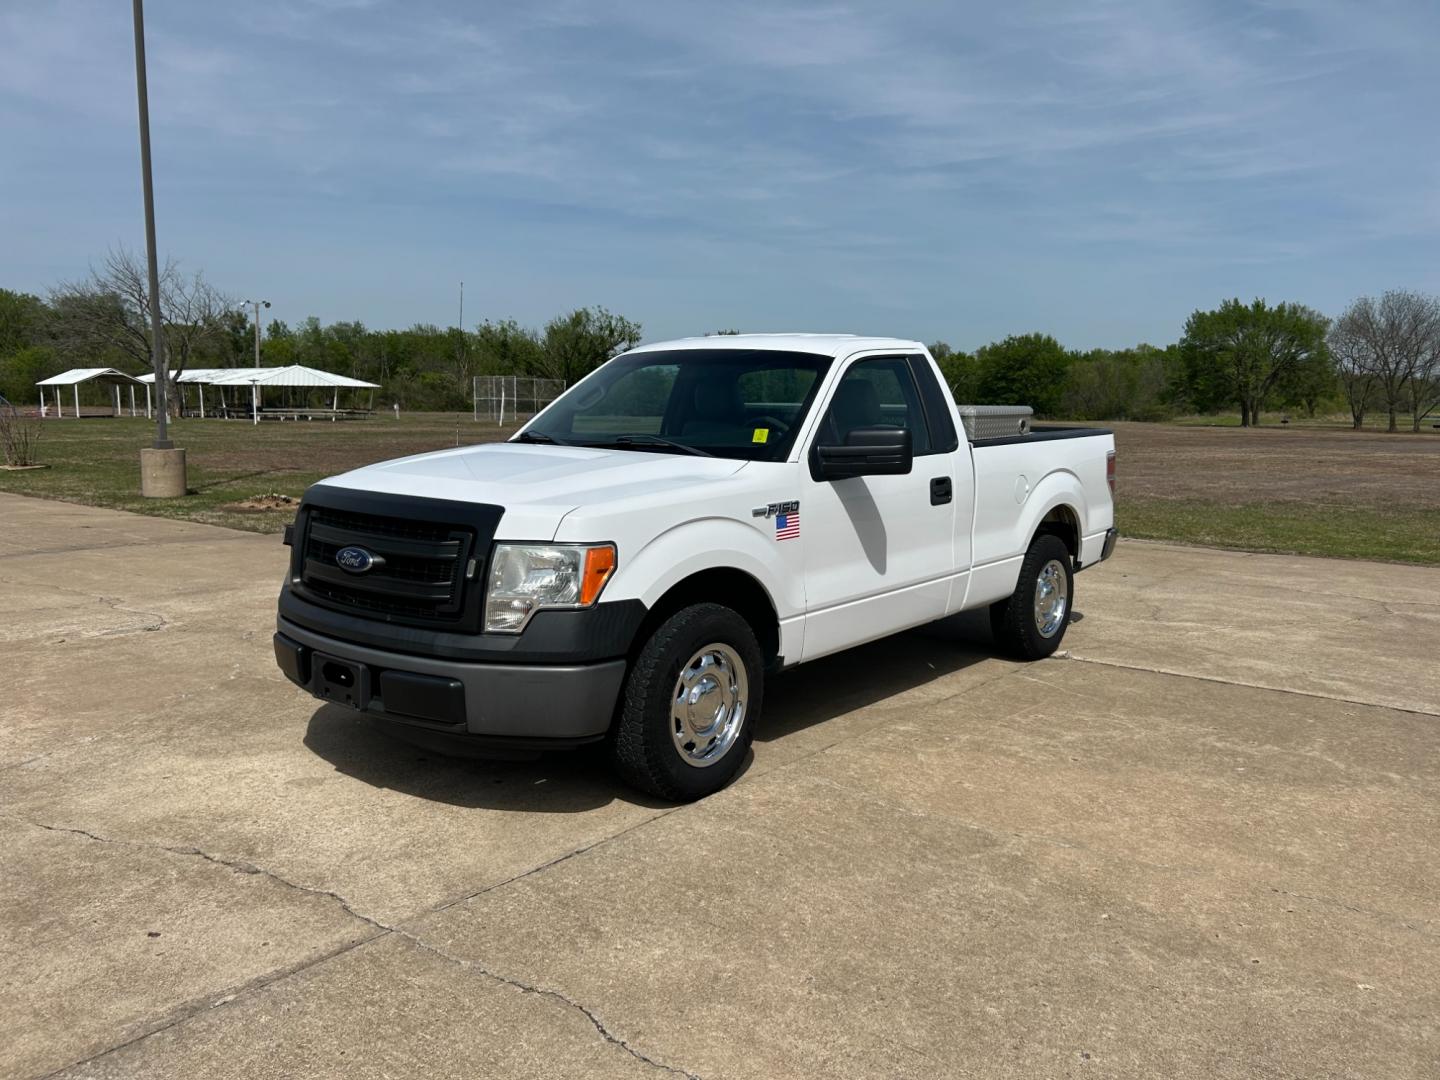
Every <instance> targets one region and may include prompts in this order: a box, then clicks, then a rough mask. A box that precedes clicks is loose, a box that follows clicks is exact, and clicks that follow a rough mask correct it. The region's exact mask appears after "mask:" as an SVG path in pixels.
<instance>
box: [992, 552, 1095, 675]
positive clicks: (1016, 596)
mask: <svg viewBox="0 0 1440 1080" xmlns="http://www.w3.org/2000/svg"><path fill="white" fill-rule="evenodd" d="M1074 594H1075V577H1074V574H1073V573H1072V571H1071V569H1070V549H1069V548H1067V547H1066V546H1065V541H1063V540H1061V539H1060V538H1059V537H1058V536H1054V535H1052V534H1050V533H1041V534H1040V535H1039V536H1037V537H1035V539H1034V540H1033V541H1032V542H1031V544H1030V550H1029V551H1027V552H1026V553H1025V558H1024V560H1023V561H1022V562H1021V564H1020V580H1019V582H1018V583H1017V584H1016V586H1015V592H1014V593H1013V594H1011V596H1010V598H1009V599H1007V600H1001V601H1000V602H998V603H995V604H992V605H991V606H990V629H991V630H992V631H994V634H995V643H996V644H997V645H998V646H999V647H1000V649H1001V650H1002V651H1003V652H1004V653H1005V654H1006V655H1008V656H1013V657H1015V658H1016V659H1017V660H1040V659H1042V658H1044V657H1046V656H1049V655H1050V654H1051V653H1053V652H1054V651H1055V650H1056V649H1058V648H1059V647H1060V642H1061V640H1062V639H1063V638H1064V637H1065V627H1066V626H1068V625H1069V623H1070V600H1071V597H1072V596H1074Z"/></svg>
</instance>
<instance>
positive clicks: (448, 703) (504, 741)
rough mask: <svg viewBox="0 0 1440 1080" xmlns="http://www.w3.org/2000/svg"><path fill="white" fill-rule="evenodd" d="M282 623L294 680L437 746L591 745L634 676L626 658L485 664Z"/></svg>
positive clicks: (284, 652)
mask: <svg viewBox="0 0 1440 1080" xmlns="http://www.w3.org/2000/svg"><path fill="white" fill-rule="evenodd" d="M278 628H279V632H278V633H276V635H275V659H276V662H277V663H278V664H279V666H280V670H281V671H283V672H284V673H285V675H286V677H287V678H288V679H289V680H290V681H291V682H293V683H295V684H296V685H297V686H300V687H302V688H303V689H305V690H307V691H309V692H310V693H311V694H313V695H314V696H315V697H317V698H320V699H321V700H323V701H333V702H336V703H338V704H341V705H346V706H348V707H350V708H353V709H358V710H360V711H361V712H363V713H365V714H367V715H369V716H371V717H373V718H375V719H377V720H382V721H386V722H388V723H390V724H394V725H399V726H403V727H404V728H405V729H406V731H405V732H402V734H406V736H407V737H412V738H414V739H415V741H422V742H426V743H428V744H435V743H437V742H439V741H447V742H456V741H458V742H464V741H474V742H480V741H485V740H488V741H492V742H494V743H495V744H496V745H498V746H505V745H514V746H516V747H520V746H525V745H532V744H535V745H542V746H544V745H549V746H560V745H574V744H577V743H582V742H589V741H592V740H594V739H598V738H600V737H601V736H603V735H604V734H605V732H606V731H607V730H609V727H610V720H611V717H612V716H613V715H614V711H615V702H616V700H617V699H618V698H619V695H620V687H621V684H622V683H623V682H624V680H625V661H624V660H623V659H614V660H604V661H600V662H597V663H582V664H533V663H531V664H507V663H494V662H479V663H476V662H467V661H461V660H453V659H445V658H434V657H422V656H415V655H411V654H407V653H400V652H391V651H389V650H385V649H379V648H373V647H371V646H367V645H356V644H352V643H350V642H348V641H342V640H339V639H337V638H332V637H328V636H326V635H323V634H318V633H315V632H314V631H312V630H308V629H306V628H305V627H303V626H300V625H298V624H297V623H294V622H291V621H290V620H288V619H286V618H284V617H283V616H282V617H281V618H280V619H279V623H278ZM427 733H429V734H430V735H433V736H435V737H434V738H426V737H424V736H425V735H426V734H427ZM467 737H468V738H467Z"/></svg>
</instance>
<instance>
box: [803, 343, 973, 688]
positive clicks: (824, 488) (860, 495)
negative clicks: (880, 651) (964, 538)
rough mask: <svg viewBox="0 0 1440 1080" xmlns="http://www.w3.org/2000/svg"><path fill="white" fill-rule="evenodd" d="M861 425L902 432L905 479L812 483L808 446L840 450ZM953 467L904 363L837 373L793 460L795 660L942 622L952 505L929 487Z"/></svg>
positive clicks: (882, 362)
mask: <svg viewBox="0 0 1440 1080" xmlns="http://www.w3.org/2000/svg"><path fill="white" fill-rule="evenodd" d="M864 427H902V428H907V429H908V430H909V431H910V435H911V442H912V446H913V449H914V455H915V458H914V466H913V468H912V470H911V472H910V473H909V474H908V475H903V476H856V477H850V478H848V479H844V480H825V479H821V478H819V477H818V475H817V473H816V471H815V468H814V466H813V461H814V447H815V446H816V445H821V444H823V445H841V444H843V443H844V441H845V437H846V435H847V434H848V433H849V432H850V431H852V430H854V429H856V428H864ZM953 462H954V455H953V454H949V453H942V452H938V451H937V450H936V449H934V448H933V443H932V438H931V433H930V431H929V428H928V426H927V424H926V419H925V411H924V409H923V408H922V406H921V401H920V395H919V393H918V391H917V388H916V385H915V379H914V376H913V374H912V372H911V370H910V365H909V363H908V362H907V360H906V358H905V357H903V356H881V357H868V358H867V357H862V358H859V359H856V360H852V361H851V362H850V363H849V364H848V365H847V366H846V367H845V369H844V370H843V371H842V372H841V375H840V378H839V380H838V381H837V382H836V384H835V388H834V390H833V392H832V393H831V396H830V400H829V402H828V403H827V404H826V406H825V411H824V412H823V413H822V415H821V419H820V423H819V426H818V427H817V428H816V431H815V434H814V435H813V436H812V439H811V444H810V446H809V447H807V448H806V455H805V457H804V459H803V460H802V467H804V468H806V472H805V479H804V481H803V482H802V485H801V491H802V495H801V500H800V505H801V511H802V514H803V519H804V528H805V532H806V533H807V540H806V544H805V595H806V616H805V639H804V640H805V646H804V659H806V660H811V659H814V658H815V657H817V656H824V655H825V654H827V653H831V652H835V651H838V650H840V649H844V648H848V647H849V646H851V645H855V644H859V643H860V642H862V641H870V640H874V639H876V638H881V637H884V636H886V635H887V634H892V633H894V632H896V631H897V630H903V629H905V628H907V627H910V626H917V625H920V624H922V623H926V622H930V621H933V620H935V619H939V618H942V617H943V616H944V615H945V609H946V604H947V602H948V599H949V592H950V583H951V578H952V577H953V576H954V573H955V563H954V531H955V501H954V500H953V499H948V500H946V501H944V502H938V503H937V502H935V501H933V500H932V484H931V481H932V480H938V479H941V478H942V477H948V476H949V475H950V471H951V469H952V468H953ZM807 466H808V467H807ZM952 479H953V478H952Z"/></svg>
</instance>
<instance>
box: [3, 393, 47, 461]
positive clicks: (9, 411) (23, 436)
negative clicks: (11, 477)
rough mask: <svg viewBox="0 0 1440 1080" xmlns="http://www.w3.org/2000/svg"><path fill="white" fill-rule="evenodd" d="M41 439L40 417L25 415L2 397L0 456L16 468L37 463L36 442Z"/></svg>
mask: <svg viewBox="0 0 1440 1080" xmlns="http://www.w3.org/2000/svg"><path fill="white" fill-rule="evenodd" d="M39 441H40V422H39V420H38V419H35V418H31V417H28V416H23V415H21V413H20V410H19V409H17V408H15V406H14V405H11V404H10V403H9V402H8V401H6V400H5V399H4V398H0V458H3V459H4V462H5V464H6V465H9V466H12V467H14V468H28V467H30V466H32V465H34V464H35V444H36V443H37V442H39Z"/></svg>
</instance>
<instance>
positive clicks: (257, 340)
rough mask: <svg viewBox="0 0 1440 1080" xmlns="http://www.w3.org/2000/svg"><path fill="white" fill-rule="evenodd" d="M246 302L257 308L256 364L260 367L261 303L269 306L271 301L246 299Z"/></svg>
mask: <svg viewBox="0 0 1440 1080" xmlns="http://www.w3.org/2000/svg"><path fill="white" fill-rule="evenodd" d="M245 303H247V304H249V305H250V306H251V307H253V308H254V309H255V366H256V367H257V368H258V367H259V366H260V305H261V304H264V305H265V306H266V307H267V308H268V307H269V306H270V301H269V300H246V301H245Z"/></svg>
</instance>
